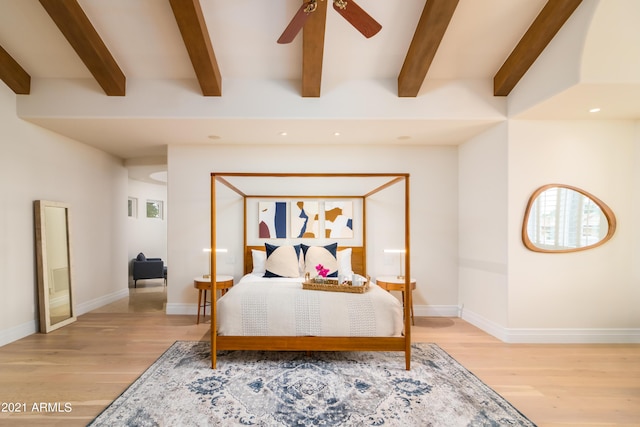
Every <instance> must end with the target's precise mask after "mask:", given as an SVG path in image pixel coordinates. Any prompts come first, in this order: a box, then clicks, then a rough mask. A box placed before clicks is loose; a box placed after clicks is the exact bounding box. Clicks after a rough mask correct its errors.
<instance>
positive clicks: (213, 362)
mask: <svg viewBox="0 0 640 427" xmlns="http://www.w3.org/2000/svg"><path fill="white" fill-rule="evenodd" d="M210 254H211V255H210V256H211V276H210V278H209V280H211V368H212V369H216V361H217V335H218V327H217V326H218V325H217V317H218V316H217V311H218V310H217V299H218V293H217V292H216V273H217V272H216V175H215V174H214V173H212V174H211V252H210ZM199 309H200V308H199V307H198V310H199Z"/></svg>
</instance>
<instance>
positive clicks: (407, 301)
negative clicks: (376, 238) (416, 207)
mask: <svg viewBox="0 0 640 427" xmlns="http://www.w3.org/2000/svg"><path fill="white" fill-rule="evenodd" d="M404 182H405V185H404V202H405V204H404V245H405V254H406V256H405V257H404V271H405V273H404V339H405V350H404V357H405V364H406V368H407V371H408V370H410V369H411V307H413V305H412V304H413V303H412V301H411V299H412V295H411V262H410V261H411V253H410V251H411V244H410V243H411V242H410V212H409V199H410V198H411V197H410V195H411V193H410V192H409V174H407V176H406V177H405V178H404Z"/></svg>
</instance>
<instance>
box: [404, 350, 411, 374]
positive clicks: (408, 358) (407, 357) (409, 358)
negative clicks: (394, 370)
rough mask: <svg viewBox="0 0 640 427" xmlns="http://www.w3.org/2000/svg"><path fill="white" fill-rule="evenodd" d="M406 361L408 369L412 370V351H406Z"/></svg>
mask: <svg viewBox="0 0 640 427" xmlns="http://www.w3.org/2000/svg"><path fill="white" fill-rule="evenodd" d="M404 363H405V365H406V369H407V371H410V370H411V353H410V352H408V351H405V352H404Z"/></svg>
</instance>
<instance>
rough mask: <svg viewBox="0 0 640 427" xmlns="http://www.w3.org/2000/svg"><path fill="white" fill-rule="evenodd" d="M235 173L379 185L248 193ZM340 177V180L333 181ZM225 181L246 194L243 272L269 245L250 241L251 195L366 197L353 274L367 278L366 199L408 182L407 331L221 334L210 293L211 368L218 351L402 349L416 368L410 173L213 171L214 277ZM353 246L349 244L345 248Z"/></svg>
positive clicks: (262, 197) (406, 359)
mask: <svg viewBox="0 0 640 427" xmlns="http://www.w3.org/2000/svg"><path fill="white" fill-rule="evenodd" d="M235 177H251V178H256V179H259V178H292V179H303V178H313V179H321V178H334V179H335V178H338V179H341V180H342V179H344V180H348V179H354V178H357V179H363V178H375V181H376V182H377V183H380V182H382V184H376V186H375V188H373V189H368V190H366V192H365V194H349V195H340V196H335V195H325V194H307V195H300V194H247V193H248V192H247V193H245V192H244V191H242V190H241V189H240V188H239V187H240V186H239V185H238V184H234V183H233V182H232V181H233V180H234V178H235ZM334 181H335V180H334ZM217 183H220V184H222V185H225V186H226V187H228V188H229V189H231V190H233V191H234V192H235V193H237V194H238V195H239V196H240V197H242V198H243V205H244V208H243V211H244V221H243V223H244V231H243V234H244V272H245V274H247V273H249V272H251V268H252V256H251V253H252V252H251V249H262V250H264V246H259V247H258V246H248V245H247V201H248V199H268V198H283V199H284V198H288V199H291V198H320V199H330V198H331V199H358V198H359V199H361V200H362V231H363V235H362V247H351V248H352V266H353V270H354V272H356V273H358V274H361V275H363V276H366V266H367V262H366V252H367V250H366V242H367V238H366V213H367V206H366V201H367V198H368V197H369V196H372V195H374V194H376V193H378V192H380V191H382V190H384V189H386V188H388V187H390V186H394V185H396V184H401V183H404V233H405V235H404V244H405V247H404V250H405V254H406V256H405V257H404V260H405V261H404V271H405V284H404V286H405V291H404V292H403V294H404V301H403V302H404V309H403V313H404V319H403V320H404V334H403V335H402V336H400V337H396V336H394V337H341V336H340V337H337V336H336V337H325V336H228V335H218V333H217V332H218V325H217V308H216V306H217V293H216V292H212V297H211V367H212V368H213V369H215V368H216V360H217V351H218V350H267V351H402V352H404V353H405V365H406V369H407V370H409V369H410V367H411V315H410V308H411V292H410V278H411V266H410V262H409V260H410V259H411V257H410V239H409V224H410V221H409V212H410V209H409V194H410V193H409V174H406V173H400V174H392V173H216V172H212V173H211V277H216V273H217V272H216V226H217V224H216V217H217V211H216V208H217V206H216V185H217ZM346 247H349V246H346Z"/></svg>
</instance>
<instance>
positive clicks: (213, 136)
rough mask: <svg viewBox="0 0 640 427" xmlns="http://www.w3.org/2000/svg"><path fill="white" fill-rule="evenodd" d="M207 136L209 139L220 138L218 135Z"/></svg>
mask: <svg viewBox="0 0 640 427" xmlns="http://www.w3.org/2000/svg"><path fill="white" fill-rule="evenodd" d="M207 138H209V139H220V137H219V136H218V135H209V136H208V137H207Z"/></svg>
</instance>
